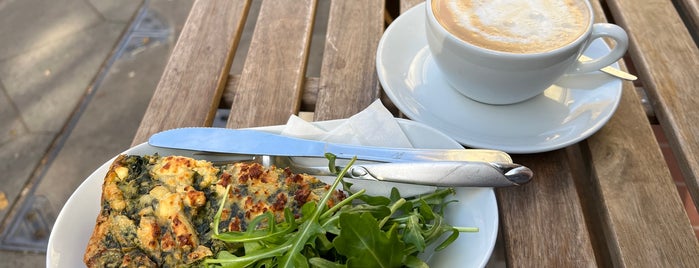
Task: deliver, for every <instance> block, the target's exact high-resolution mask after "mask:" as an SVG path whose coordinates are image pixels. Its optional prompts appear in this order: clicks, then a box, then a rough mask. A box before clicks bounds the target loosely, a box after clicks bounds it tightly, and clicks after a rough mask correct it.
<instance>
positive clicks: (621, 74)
mask: <svg viewBox="0 0 699 268" xmlns="http://www.w3.org/2000/svg"><path fill="white" fill-rule="evenodd" d="M580 60H581V61H591V60H593V58H590V57H588V56H585V55H580ZM600 71H602V72H604V73H607V74H609V75H612V76H614V77H618V78H621V79H624V80H629V81H634V80H636V79H638V77H636V76H635V75H632V74H630V73H627V72H624V71H622V70H619V69H617V68H614V67H612V66H607V67H604V68H602V69H600Z"/></svg>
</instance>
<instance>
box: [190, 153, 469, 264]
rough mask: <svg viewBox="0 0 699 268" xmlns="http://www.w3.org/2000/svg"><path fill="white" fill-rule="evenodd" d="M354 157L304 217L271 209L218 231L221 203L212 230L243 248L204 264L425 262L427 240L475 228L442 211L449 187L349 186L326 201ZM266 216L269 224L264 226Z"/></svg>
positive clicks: (307, 207)
mask: <svg viewBox="0 0 699 268" xmlns="http://www.w3.org/2000/svg"><path fill="white" fill-rule="evenodd" d="M328 159H329V160H330V166H331V168H339V167H335V163H334V158H333V157H332V156H328ZM355 160H356V159H352V160H351V161H350V163H349V164H348V165H347V166H346V167H345V168H344V169H343V170H342V171H339V172H338V177H337V179H336V180H335V182H334V183H333V184H332V186H331V187H330V189H329V190H328V192H327V193H326V194H325V195H324V196H323V198H322V199H321V200H320V202H318V203H315V202H308V203H306V204H305V205H304V206H303V207H302V208H301V213H302V216H301V218H300V219H296V218H294V216H293V215H292V213H291V211H290V210H289V209H286V210H285V211H284V214H285V216H284V221H283V222H279V223H276V222H275V220H274V215H272V214H271V213H270V212H268V213H265V214H263V215H260V216H258V217H257V218H255V219H254V220H253V221H252V222H251V223H250V224H249V225H248V230H246V231H244V232H225V233H219V232H218V228H217V223H218V222H220V217H221V210H222V209H223V204H221V206H220V207H219V211H218V212H217V213H216V216H215V218H214V225H215V226H214V234H213V235H212V237H213V238H215V239H218V240H221V241H223V242H225V243H228V244H229V245H230V247H229V248H236V249H238V250H237V251H235V252H228V251H221V252H219V253H218V254H217V255H216V257H215V258H208V259H206V260H205V261H204V263H203V264H204V265H205V266H207V267H329V268H334V267H401V266H407V267H427V264H426V263H425V262H423V261H422V260H420V259H419V258H418V257H417V254H418V253H420V252H423V251H425V249H426V248H427V247H428V245H430V244H432V243H435V242H437V241H439V240H443V241H442V242H441V243H440V244H439V245H438V246H437V247H436V249H437V250H441V249H443V248H445V247H447V246H448V245H449V244H451V243H452V242H453V241H454V240H456V238H458V235H459V232H465V231H466V232H472V231H478V229H477V228H462V227H452V226H450V225H448V224H447V223H445V222H444V218H443V216H442V211H443V208H444V207H445V206H446V205H447V204H448V203H450V202H447V201H445V199H446V197H447V196H449V195H452V194H454V189H451V188H448V189H440V190H437V191H435V192H434V193H430V194H427V195H423V196H420V197H417V198H411V199H406V198H402V197H401V196H400V193H399V192H398V190H397V189H395V188H394V189H393V190H392V191H391V195H390V196H389V197H382V196H368V195H365V194H364V192H365V191H364V190H360V191H357V192H356V193H352V192H349V191H348V193H349V194H350V196H349V197H347V198H346V199H345V200H343V201H342V202H340V203H338V204H336V205H335V206H333V207H332V208H328V207H327V206H326V204H327V202H328V200H329V199H330V198H331V195H332V192H333V191H335V189H336V188H337V187H338V185H339V184H340V183H342V184H343V187H344V189H345V190H346V191H347V189H350V187H351V184H350V183H347V182H345V181H344V180H343V179H342V178H343V177H344V175H345V173H346V172H347V170H348V169H349V167H350V166H351V165H352V164H353V163H354V161H355ZM226 192H228V191H226ZM223 200H226V198H225V197H224V199H223ZM223 202H225V201H223ZM223 202H222V203H223ZM263 221H264V222H266V223H267V225H266V226H265V227H264V228H260V227H259V226H260V224H259V223H262V222H263ZM449 233H450V234H449ZM444 234H449V235H448V236H447V238H446V239H443V238H442V237H443V235H444ZM241 248H242V250H240V249H241Z"/></svg>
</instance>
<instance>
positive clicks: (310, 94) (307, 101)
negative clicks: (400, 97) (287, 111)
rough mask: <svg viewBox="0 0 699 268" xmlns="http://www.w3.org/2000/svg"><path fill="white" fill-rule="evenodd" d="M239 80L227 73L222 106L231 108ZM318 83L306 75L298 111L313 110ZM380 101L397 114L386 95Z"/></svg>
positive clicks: (236, 76) (396, 109) (316, 79)
mask: <svg viewBox="0 0 699 268" xmlns="http://www.w3.org/2000/svg"><path fill="white" fill-rule="evenodd" d="M239 82H240V75H229V77H228V83H227V85H226V89H225V91H224V92H223V97H222V99H221V106H222V108H231V104H232V103H233V98H234V97H235V92H234V91H233V90H234V89H235V88H236V87H237V86H238V83H239ZM319 85H320V78H318V77H306V79H305V80H304V82H303V95H302V97H301V108H300V109H299V112H311V113H312V112H314V111H315V108H316V103H317V102H318V98H317V97H318V87H319ZM381 102H382V103H383V104H384V106H386V108H387V109H388V110H389V111H391V112H392V113H393V114H394V115H395V114H397V113H398V112H397V111H398V108H396V107H395V105H394V104H393V103H392V102H391V100H390V99H389V98H388V96H385V95H381Z"/></svg>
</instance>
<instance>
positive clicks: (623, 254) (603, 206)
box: [578, 1, 699, 267]
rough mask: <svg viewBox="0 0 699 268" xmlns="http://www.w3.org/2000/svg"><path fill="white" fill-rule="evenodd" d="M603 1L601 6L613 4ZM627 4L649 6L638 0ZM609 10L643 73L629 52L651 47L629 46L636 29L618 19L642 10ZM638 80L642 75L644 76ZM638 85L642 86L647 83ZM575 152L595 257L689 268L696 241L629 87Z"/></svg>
mask: <svg viewBox="0 0 699 268" xmlns="http://www.w3.org/2000/svg"><path fill="white" fill-rule="evenodd" d="M610 2H612V1H607V4H608V5H613V3H610ZM592 3H593V6H594V7H595V10H596V13H597V17H598V18H599V20H603V19H604V18H603V16H604V14H603V13H602V11H601V6H600V3H599V2H597V1H593V2H592ZM629 4H630V3H629ZM646 4H647V5H646ZM656 4H660V3H656ZM634 5H636V6H643V5H645V6H647V7H648V8H649V7H650V6H652V5H650V4H649V3H639V2H634ZM662 5H664V6H654V7H653V8H652V10H654V12H655V11H657V10H658V9H659V8H660V9H662V7H665V8H668V7H670V8H671V7H672V5H671V4H670V3H667V2H664V3H662ZM615 8H616V10H615ZM610 9H611V10H612V14H613V15H614V21H615V23H617V24H620V25H621V26H622V27H624V28H626V29H627V30H629V31H630V32H631V33H632V36H631V42H632V48H630V50H629V53H630V55H631V58H632V59H634V64H635V67H636V68H637V69H643V68H645V66H639V65H643V64H644V63H643V62H641V63H640V64H639V62H638V61H637V60H636V59H637V58H639V56H638V55H637V53H640V52H644V53H648V52H649V51H650V52H651V53H652V50H646V49H641V48H638V47H635V46H636V45H637V43H635V42H634V41H635V39H636V38H638V37H637V36H634V34H637V33H639V32H643V30H642V29H639V28H636V27H635V26H631V25H629V24H628V21H627V20H626V18H627V17H629V16H635V14H639V16H646V13H645V12H643V11H641V10H634V9H633V8H629V7H626V6H624V7H623V12H619V11H620V10H622V9H619V7H610ZM648 12H650V11H648ZM620 13H621V14H620ZM630 14H631V15H630ZM668 16H670V15H668ZM670 18H671V17H667V19H670ZM661 21H662V20H659V19H653V20H648V21H647V23H653V24H658V23H660V22H661ZM654 35H656V34H654ZM652 42H656V41H652ZM641 57H642V56H641ZM654 72H655V71H654ZM640 77H641V78H642V79H643V78H645V77H648V76H647V75H646V74H645V73H644V74H641V75H640ZM642 82H643V84H644V85H645V86H646V88H648V85H649V84H648V83H647V82H648V81H647V80H645V79H644V81H642ZM655 111H656V113H658V111H657V109H656V110H655ZM621 118H623V119H621ZM581 148H582V150H581V151H582V153H581V154H580V161H579V163H578V164H581V165H585V166H584V167H583V168H582V170H585V171H586V174H583V175H580V178H579V180H580V181H581V182H579V183H578V185H579V187H580V188H579V191H580V193H581V196H582V198H583V200H585V201H584V202H585V203H586V214H587V218H588V219H592V221H596V222H591V223H590V224H591V226H590V229H591V232H592V233H593V234H594V235H595V236H596V237H595V238H593V241H596V243H597V244H601V241H607V244H606V245H604V246H606V247H607V250H609V252H608V253H604V254H605V255H603V256H608V257H609V258H611V259H610V260H609V261H610V262H611V263H612V264H613V265H614V266H617V267H639V266H650V267H693V266H697V262H699V244H697V240H696V238H695V236H694V233H693V231H692V229H691V226H690V224H689V221H688V219H687V214H686V212H685V210H684V207H683V204H682V202H681V200H680V199H679V196H678V195H677V190H676V188H675V184H674V182H673V180H672V178H671V176H670V173H669V170H668V167H667V164H666V163H665V161H664V160H663V156H662V152H661V151H660V148H659V145H658V142H657V140H656V139H655V136H654V135H653V132H652V129H651V127H650V124H649V122H648V119H647V118H646V116H644V112H643V108H642V105H641V103H640V101H639V97H638V95H637V94H636V91H635V90H634V86H633V84H632V83H630V82H624V87H623V92H622V99H621V103H620V105H619V108H618V109H617V111H616V112H615V116H614V117H612V119H611V120H610V121H609V122H608V123H607V124H606V125H605V127H603V128H602V129H601V130H600V131H599V132H598V133H596V134H595V135H593V136H592V137H590V138H589V139H588V140H587V142H584V143H582V145H581ZM598 254H600V253H598Z"/></svg>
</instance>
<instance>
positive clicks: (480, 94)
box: [425, 0, 628, 104]
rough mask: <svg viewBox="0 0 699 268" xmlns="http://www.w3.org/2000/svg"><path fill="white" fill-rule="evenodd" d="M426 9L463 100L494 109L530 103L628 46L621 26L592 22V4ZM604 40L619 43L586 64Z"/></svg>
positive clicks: (466, 4)
mask: <svg viewBox="0 0 699 268" xmlns="http://www.w3.org/2000/svg"><path fill="white" fill-rule="evenodd" d="M475 2H478V3H475ZM532 3H536V5H534V4H532ZM561 3H565V4H561ZM425 9H426V16H427V19H426V31H427V42H428V44H429V49H430V52H431V53H432V56H433V58H434V60H435V63H436V64H437V66H438V67H439V69H440V71H441V72H442V73H443V75H444V77H445V78H446V79H447V80H448V82H449V83H450V84H451V85H452V86H453V87H454V88H455V89H456V90H458V91H459V92H460V93H461V94H462V95H464V96H466V97H469V98H471V99H473V100H476V101H479V102H483V103H488V104H512V103H517V102H521V101H524V100H527V99H530V98H532V97H535V96H537V95H539V94H541V93H543V92H544V90H546V89H547V88H548V87H550V86H551V85H552V84H554V83H555V82H556V80H558V79H559V78H560V77H562V76H563V75H565V74H573V73H585V72H591V71H596V70H599V69H600V68H603V67H605V66H608V65H610V64H612V63H614V62H616V61H617V60H619V59H620V58H621V57H623V55H624V53H626V49H627V48H628V37H627V34H626V32H625V31H624V30H623V29H622V28H621V27H619V26H617V25H614V24H609V23H593V21H594V13H593V10H592V7H591V6H590V3H589V2H587V1H586V0H573V1H554V0H539V1H531V0H511V1H464V0H427V3H426V5H425ZM603 37H607V38H610V39H612V40H614V42H615V43H616V44H615V45H614V47H613V48H612V49H611V51H610V52H609V53H608V54H606V55H604V56H602V57H599V58H596V59H594V60H592V61H587V62H584V63H583V62H579V61H578V57H579V56H580V55H581V54H582V53H583V52H584V51H585V49H587V47H588V46H589V45H590V43H591V42H592V41H593V40H595V39H597V38H603Z"/></svg>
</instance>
